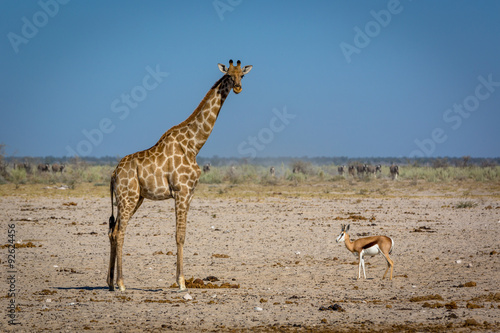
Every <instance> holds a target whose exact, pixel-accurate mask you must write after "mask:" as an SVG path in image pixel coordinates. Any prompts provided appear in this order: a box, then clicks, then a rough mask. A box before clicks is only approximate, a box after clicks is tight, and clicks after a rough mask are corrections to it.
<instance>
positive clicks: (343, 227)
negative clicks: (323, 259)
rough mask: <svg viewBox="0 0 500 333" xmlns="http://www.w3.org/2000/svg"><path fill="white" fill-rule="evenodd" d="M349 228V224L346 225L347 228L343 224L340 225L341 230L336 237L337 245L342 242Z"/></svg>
mask: <svg viewBox="0 0 500 333" xmlns="http://www.w3.org/2000/svg"><path fill="white" fill-rule="evenodd" d="M350 227H351V225H350V224H348V225H347V226H346V225H345V224H342V229H341V231H340V234H339V235H338V236H337V243H339V242H343V241H344V239H345V234H346V233H347V232H348V231H349V228H350Z"/></svg>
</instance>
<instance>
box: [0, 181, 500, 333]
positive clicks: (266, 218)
mask: <svg viewBox="0 0 500 333" xmlns="http://www.w3.org/2000/svg"><path fill="white" fill-rule="evenodd" d="M264 190H265V191H269V189H264ZM48 191H49V190H48ZM467 200H469V201H471V202H473V203H474V204H475V206H474V207H470V208H457V207H456V206H457V205H458V204H459V203H460V202H463V201H464V198H462V197H458V196H457V197H453V196H444V195H443V196H407V197H398V198H394V197H378V198H373V197H370V196H369V195H365V196H357V197H356V196H354V197H352V196H351V197H347V196H346V197H345V198H342V197H341V198H337V199H333V198H307V197H294V196H291V195H287V194H281V193H274V194H272V193H271V195H269V196H265V197H248V198H244V199H238V198H228V197H227V196H226V197H223V198H217V196H213V197H212V198H197V197H195V199H194V200H193V203H192V207H191V210H190V213H189V216H188V221H189V223H188V229H187V230H188V232H187V240H186V246H185V251H184V252H185V259H184V261H185V266H184V271H185V275H186V278H190V277H194V278H195V279H197V278H200V279H204V278H206V277H208V276H215V277H217V278H218V279H219V280H220V281H218V282H214V284H215V285H218V286H220V285H221V284H222V283H229V284H232V285H239V288H217V289H206V288H200V289H197V288H191V289H189V290H188V292H187V293H186V292H184V293H175V292H174V290H175V289H173V288H170V286H171V285H172V284H173V283H174V282H175V256H174V255H172V253H173V254H175V252H176V248H175V238H174V212H173V201H171V200H170V201H163V202H152V201H146V202H145V203H144V204H143V206H142V207H141V209H140V210H139V211H138V212H137V213H136V215H135V216H134V218H133V219H132V220H131V221H130V223H129V226H128V229H127V236H126V239H125V247H124V253H125V254H126V255H125V257H124V274H125V284H126V286H127V290H126V291H125V292H119V291H116V292H110V291H108V288H107V286H106V273H107V266H108V256H109V241H108V237H107V228H108V226H107V220H108V218H109V213H110V204H109V198H100V197H93V196H85V197H71V196H67V197H64V198H44V197H23V196H4V197H0V217H1V221H2V224H1V225H2V236H1V237H2V240H1V241H0V244H8V240H9V238H8V230H10V229H15V241H16V242H17V243H18V247H19V246H21V247H19V248H17V249H16V250H15V263H13V265H14V267H9V262H8V251H9V248H8V247H3V248H2V249H0V253H1V256H0V259H1V267H2V268H1V275H2V282H1V290H2V291H1V294H0V295H1V296H0V299H1V304H2V306H1V308H2V310H1V312H2V319H1V321H0V331H14V330H15V331H16V332H17V331H26V332H39V331H45V330H56V331H68V332H81V331H84V330H88V331H101V332H108V331H109V332H111V331H123V332H126V331H154V332H163V331H167V332H168V331H187V332H200V331H247V330H248V331H298V332H302V331H318V332H327V331H328V332H330V331H444V330H445V329H447V330H451V331H464V332H465V331H470V330H477V331H485V332H486V331H488V332H490V331H498V330H500V283H499V282H500V275H499V273H500V254H499V252H500V248H499V247H500V246H499V244H500V242H499V239H500V199H498V196H497V197H488V196H482V197H476V198H472V199H467ZM343 223H350V224H351V234H352V235H351V237H352V238H353V239H356V238H359V237H362V236H365V235H377V234H385V235H388V236H390V237H392V238H393V239H394V241H395V248H394V251H393V253H392V255H391V257H392V259H393V260H394V263H395V268H394V275H395V276H394V279H393V280H392V281H389V280H388V279H386V280H382V279H381V277H382V275H383V273H384V271H385V265H386V264H385V261H384V259H383V258H382V257H381V256H376V257H373V258H371V259H368V260H367V262H368V263H369V264H367V265H366V269H367V277H368V279H367V280H357V279H356V276H357V259H356V258H355V257H354V256H353V255H352V254H351V253H350V252H348V250H347V249H346V248H345V246H344V244H337V243H336V242H335V238H336V237H337V235H338V234H339V232H340V225H341V224H343ZM31 244H32V245H34V247H29V246H32V245H31ZM23 246H24V247H23ZM11 271H14V272H15V273H10V272H11ZM12 275H14V279H15V282H14V283H13V286H14V288H15V297H14V298H9V297H7V292H8V289H9V287H12V284H10V282H9V281H8V278H11V277H12ZM6 280H7V281H6ZM205 283H208V282H205ZM186 294H189V295H190V296H191V297H192V299H191V300H185V299H184V297H185V296H186ZM12 301H15V305H16V311H15V321H16V322H18V323H20V324H19V325H16V326H15V327H14V326H11V325H8V320H9V318H8V317H6V314H7V313H8V306H9V304H10V302H12ZM335 304H337V306H335V307H334V306H333V305H335ZM338 306H340V308H339V307H338Z"/></svg>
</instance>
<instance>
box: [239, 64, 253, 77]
mask: <svg viewBox="0 0 500 333" xmlns="http://www.w3.org/2000/svg"><path fill="white" fill-rule="evenodd" d="M252 67H253V66H252V65H249V66H245V67H243V70H242V72H243V75H245V74H247V73H248V72H250V71H251V70H252Z"/></svg>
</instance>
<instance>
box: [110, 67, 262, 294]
mask: <svg viewBox="0 0 500 333" xmlns="http://www.w3.org/2000/svg"><path fill="white" fill-rule="evenodd" d="M218 66H219V69H220V71H221V72H223V73H224V75H223V76H222V77H221V78H220V79H219V80H218V81H217V82H216V83H215V84H214V85H213V86H212V88H211V89H210V90H209V91H208V92H207V94H206V95H205V97H204V98H203V99H202V101H201V102H200V104H199V105H198V107H197V108H196V109H195V110H194V111H193V113H192V114H191V115H190V116H189V117H188V118H187V119H186V120H185V121H183V122H182V123H180V124H179V125H176V126H174V127H172V128H171V129H169V130H168V131H167V132H165V133H164V134H163V135H162V137H161V138H160V140H158V142H157V143H156V144H155V145H154V146H153V147H151V148H149V149H146V150H143V151H139V152H136V153H134V154H131V155H127V156H125V157H124V158H122V159H121V161H120V162H119V163H118V165H117V166H116V169H115V170H114V171H113V174H112V175H111V182H110V194H111V217H110V218H109V232H108V236H109V240H110V245H111V251H110V261H109V270H108V276H107V283H108V286H109V290H114V289H115V284H114V277H115V265H116V284H117V285H118V288H119V289H120V290H125V284H124V281H123V272H122V258H123V243H124V238H125V230H126V227H127V223H128V221H129V220H130V218H131V217H132V216H133V215H134V213H135V212H136V211H137V209H139V207H140V206H141V204H142V202H143V200H144V199H150V200H165V199H171V198H173V199H174V200H175V218H176V244H177V271H176V280H177V284H178V285H179V290H181V291H182V290H185V289H186V285H185V279H184V273H183V248H184V242H185V237H186V218H187V213H188V211H189V205H190V203H191V199H192V197H193V191H194V189H195V188H196V185H197V184H198V179H199V178H200V174H201V170H200V167H199V166H198V164H197V162H196V156H197V155H198V152H199V151H200V149H201V148H202V147H203V145H204V144H205V142H206V141H207V139H208V137H209V136H210V133H212V129H213V127H214V125H215V121H216V120H217V117H218V116H219V112H220V109H221V107H222V105H223V104H224V101H225V99H226V98H227V96H228V95H229V93H230V92H231V89H232V90H233V91H234V93H236V94H239V93H240V92H241V91H242V88H241V79H242V78H243V76H244V75H245V74H247V73H248V72H250V70H251V69H252V66H244V67H243V68H242V67H241V61H239V60H238V61H237V63H236V66H234V65H233V61H232V60H230V61H229V67H226V66H225V65H223V64H218ZM113 196H114V197H115V198H116V202H117V214H116V219H115V217H114V212H113Z"/></svg>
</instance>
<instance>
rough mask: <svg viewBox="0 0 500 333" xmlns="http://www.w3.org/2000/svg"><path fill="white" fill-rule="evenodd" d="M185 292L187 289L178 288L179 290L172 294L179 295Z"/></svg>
mask: <svg viewBox="0 0 500 333" xmlns="http://www.w3.org/2000/svg"><path fill="white" fill-rule="evenodd" d="M187 290H188V289H187V288H186V287H184V288H179V289H177V290H174V291H173V292H174V293H177V294H179V293H182V292H185V291H187Z"/></svg>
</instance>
